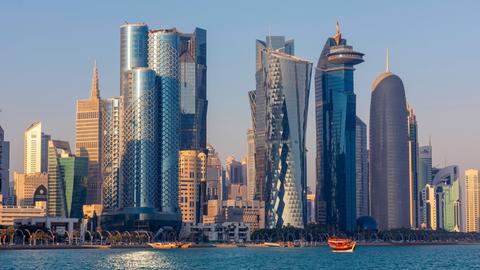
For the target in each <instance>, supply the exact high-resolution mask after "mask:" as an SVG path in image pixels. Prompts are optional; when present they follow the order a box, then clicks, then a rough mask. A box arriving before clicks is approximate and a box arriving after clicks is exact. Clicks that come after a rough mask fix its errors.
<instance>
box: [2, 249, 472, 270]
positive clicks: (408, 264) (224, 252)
mask: <svg viewBox="0 0 480 270" xmlns="http://www.w3.org/2000/svg"><path fill="white" fill-rule="evenodd" d="M0 269H35V270H41V269H59V270H68V269H194V270H197V269H222V270H223V269H235V270H236V269H261V270H270V269H272V270H274V269H275V270H277V269H401V270H406V269H437V270H438V269H480V245H431V246H359V247H357V249H356V250H355V252H354V253H332V252H331V251H330V250H329V248H328V247H326V246H322V247H312V248H191V249H171V250H154V249H103V250H102V249H74V250H72V249H54V250H0Z"/></svg>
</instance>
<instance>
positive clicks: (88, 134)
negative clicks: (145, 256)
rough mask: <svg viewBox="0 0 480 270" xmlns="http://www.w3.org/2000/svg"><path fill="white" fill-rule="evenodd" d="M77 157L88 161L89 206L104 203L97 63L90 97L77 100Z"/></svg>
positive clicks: (100, 101)
mask: <svg viewBox="0 0 480 270" xmlns="http://www.w3.org/2000/svg"><path fill="white" fill-rule="evenodd" d="M76 116H77V120H76V125H75V131H76V132H75V135H76V136H75V155H76V156H77V157H86V158H87V159H88V187H87V204H99V203H101V201H102V170H101V164H100V161H101V160H102V144H101V143H102V140H101V138H102V100H101V99H100V89H99V85H98V70H97V63H95V65H94V66H93V76H92V85H91V88H90V97H89V98H88V99H85V100H77V113H76Z"/></svg>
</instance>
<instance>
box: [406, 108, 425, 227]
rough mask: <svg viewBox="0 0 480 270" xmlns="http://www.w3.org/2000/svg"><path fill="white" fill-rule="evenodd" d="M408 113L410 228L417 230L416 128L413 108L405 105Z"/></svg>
mask: <svg viewBox="0 0 480 270" xmlns="http://www.w3.org/2000/svg"><path fill="white" fill-rule="evenodd" d="M407 111H408V156H409V158H408V161H409V162H408V163H409V168H410V178H409V179H410V184H409V186H410V192H409V194H410V227H412V228H418V227H419V223H418V220H419V218H418V215H419V209H420V207H419V202H420V197H421V190H422V189H419V186H418V172H417V166H418V164H417V163H418V126H417V118H416V116H415V114H414V113H413V108H412V107H411V106H410V105H408V104H407Z"/></svg>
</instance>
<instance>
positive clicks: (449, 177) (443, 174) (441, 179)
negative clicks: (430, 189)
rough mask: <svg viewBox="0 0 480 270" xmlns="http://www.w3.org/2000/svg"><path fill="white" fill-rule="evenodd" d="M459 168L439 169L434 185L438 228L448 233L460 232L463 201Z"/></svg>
mask: <svg viewBox="0 0 480 270" xmlns="http://www.w3.org/2000/svg"><path fill="white" fill-rule="evenodd" d="M459 182H460V180H459V172H458V166H448V167H445V168H441V169H439V171H438V172H437V173H436V174H435V176H434V178H433V181H432V185H433V186H434V187H435V193H436V195H435V198H436V201H437V202H436V205H437V224H438V228H441V229H444V230H446V231H450V232H453V231H456V232H458V231H460V228H461V223H462V221H461V201H460V183H459Z"/></svg>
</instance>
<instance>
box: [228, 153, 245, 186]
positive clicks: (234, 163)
mask: <svg viewBox="0 0 480 270" xmlns="http://www.w3.org/2000/svg"><path fill="white" fill-rule="evenodd" d="M225 169H226V176H227V179H226V181H227V186H230V185H232V184H244V183H243V178H244V177H243V166H242V162H240V161H238V160H236V159H235V157H234V156H229V157H228V158H227V160H226V161H225Z"/></svg>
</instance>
